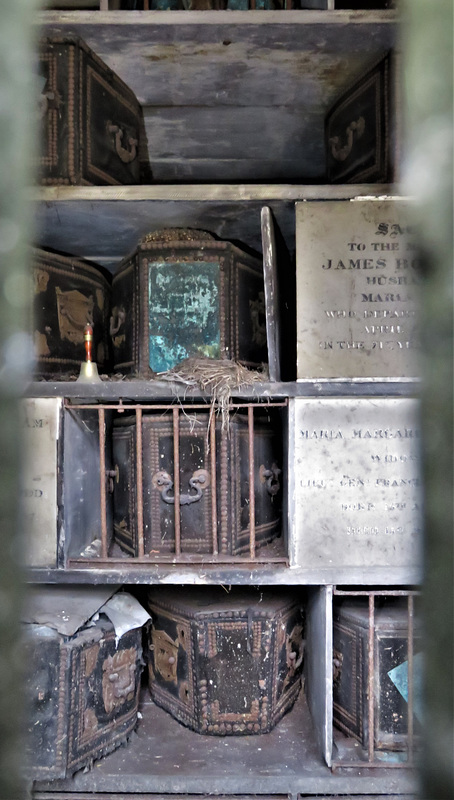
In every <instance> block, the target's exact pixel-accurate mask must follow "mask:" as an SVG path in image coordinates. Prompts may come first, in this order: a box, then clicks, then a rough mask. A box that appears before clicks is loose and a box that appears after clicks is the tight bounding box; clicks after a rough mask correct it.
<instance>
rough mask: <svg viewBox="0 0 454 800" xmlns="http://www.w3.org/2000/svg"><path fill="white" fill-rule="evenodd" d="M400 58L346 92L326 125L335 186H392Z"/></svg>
mask: <svg viewBox="0 0 454 800" xmlns="http://www.w3.org/2000/svg"><path fill="white" fill-rule="evenodd" d="M394 70H395V64H394V58H393V56H392V54H391V53H387V55H386V56H385V57H384V58H382V59H380V61H379V62H378V63H377V64H375V65H374V66H373V67H371V69H369V70H368V71H367V72H366V73H365V74H364V75H362V76H361V77H360V78H359V79H358V80H357V81H355V83H354V84H353V85H352V86H351V87H350V88H349V89H348V91H346V92H344V94H343V95H342V97H340V98H339V99H338V100H337V102H336V103H335V104H334V106H332V108H331V109H330V111H329V113H328V115H327V117H326V122H325V139H326V163H327V172H328V181H329V182H331V183H386V182H388V183H390V182H391V181H392V180H393V167H394V156H395V154H394V148H395V146H396V131H395V127H396V118H395V117H396V110H397V109H396V108H395V98H394V94H393V88H394Z"/></svg>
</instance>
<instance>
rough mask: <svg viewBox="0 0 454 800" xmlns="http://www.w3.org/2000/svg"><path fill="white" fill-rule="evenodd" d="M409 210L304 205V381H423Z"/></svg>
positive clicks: (367, 203)
mask: <svg viewBox="0 0 454 800" xmlns="http://www.w3.org/2000/svg"><path fill="white" fill-rule="evenodd" d="M408 208H409V205H408V202H406V201H404V200H402V199H398V198H395V199H391V198H389V199H386V200H373V199H367V200H362V201H357V202H347V203H345V202H342V201H341V202H337V201H336V202H330V203H325V202H319V201H315V202H307V203H298V204H297V206H296V225H297V234H296V236H297V245H296V246H297V328H298V330H297V348H298V353H297V377H298V379H299V380H301V379H305V378H325V379H328V378H377V379H386V378H414V377H417V376H418V374H419V365H418V360H417V354H418V347H419V345H418V334H417V330H416V327H417V315H418V285H419V283H420V273H419V269H420V259H419V258H418V257H417V254H416V253H415V251H414V239H413V232H412V230H411V228H410V226H409V224H408V221H407V215H408Z"/></svg>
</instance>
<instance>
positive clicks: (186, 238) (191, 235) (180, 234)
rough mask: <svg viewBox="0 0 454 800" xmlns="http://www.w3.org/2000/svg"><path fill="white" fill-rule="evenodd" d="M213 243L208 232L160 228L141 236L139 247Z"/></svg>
mask: <svg viewBox="0 0 454 800" xmlns="http://www.w3.org/2000/svg"><path fill="white" fill-rule="evenodd" d="M204 241H206V242H210V243H211V242H214V241H216V237H215V236H213V234H212V233H208V231H202V230H197V229H196V228H161V229H160V230H157V231H151V232H150V233H147V234H145V236H142V238H141V240H140V242H139V246H140V247H142V248H147V247H148V246H149V245H150V244H155V243H158V244H163V245H164V244H166V245H172V244H176V243H178V242H182V243H183V242H184V243H194V242H195V243H197V244H199V243H200V242H204Z"/></svg>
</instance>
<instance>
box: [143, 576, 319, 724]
mask: <svg viewBox="0 0 454 800" xmlns="http://www.w3.org/2000/svg"><path fill="white" fill-rule="evenodd" d="M149 609H150V613H151V615H152V621H153V624H152V628H151V629H150V631H151V634H150V635H151V641H150V642H149V677H150V691H151V696H152V698H153V700H154V701H155V703H157V705H159V706H161V707H162V708H164V709H165V710H166V711H168V712H169V713H170V714H172V716H174V717H175V719H177V720H178V721H179V722H181V723H183V724H184V725H187V726H188V727H190V728H192V729H194V730H195V731H197V732H198V733H203V734H212V735H217V736H227V735H241V734H257V733H266V732H268V731H269V730H271V728H272V727H273V726H274V725H275V724H276V723H277V722H278V721H279V719H280V718H281V717H282V716H283V715H284V714H285V713H286V712H287V711H288V710H289V709H290V708H291V707H292V705H293V703H294V702H295V700H296V697H297V695H298V693H299V691H300V688H301V672H302V667H303V656H304V640H303V612H302V609H301V607H300V605H298V604H297V603H296V602H295V601H294V600H292V599H290V598H289V597H288V596H283V595H279V594H278V593H277V594H274V593H273V592H272V591H271V590H269V591H265V592H258V591H255V590H249V591H247V590H243V589H235V587H234V588H233V590H232V591H231V593H229V594H228V595H227V596H226V593H225V591H224V590H223V589H211V588H210V589H205V588H203V589H190V590H188V589H186V588H185V589H184V590H183V589H174V590H173V591H170V590H169V591H165V592H164V591H159V592H151V593H150V600H149Z"/></svg>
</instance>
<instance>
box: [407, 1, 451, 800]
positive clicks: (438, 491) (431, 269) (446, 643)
mask: <svg viewBox="0 0 454 800" xmlns="http://www.w3.org/2000/svg"><path fill="white" fill-rule="evenodd" d="M402 10H403V11H404V24H403V27H402V31H403V36H404V38H403V42H402V44H403V52H404V90H405V95H404V96H405V101H406V130H405V159H404V170H403V190H404V191H405V192H406V193H408V194H411V195H414V196H415V197H416V201H417V202H416V209H415V219H414V222H415V227H416V230H417V231H418V235H419V239H420V249H421V254H422V260H423V274H422V283H423V286H422V310H421V339H422V359H421V374H422V379H423V381H422V431H423V443H422V448H423V465H424V466H423V471H424V474H423V478H424V485H425V500H424V504H425V509H424V526H425V581H424V592H423V618H424V624H425V645H426V647H425V681H424V687H425V688H424V698H425V707H424V713H425V718H424V742H425V749H424V759H423V768H422V794H423V797H424V798H426V799H427V800H433V799H434V798H437V800H448V798H449V800H452V798H453V797H454V766H453V765H454V759H453V753H454V742H453V709H454V698H453V683H454V681H453V630H454V624H453V609H454V603H453V585H454V580H453V566H454V558H453V109H452V101H453V3H452V0H432V2H428V1H427V0H405V3H404V4H403V8H402Z"/></svg>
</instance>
